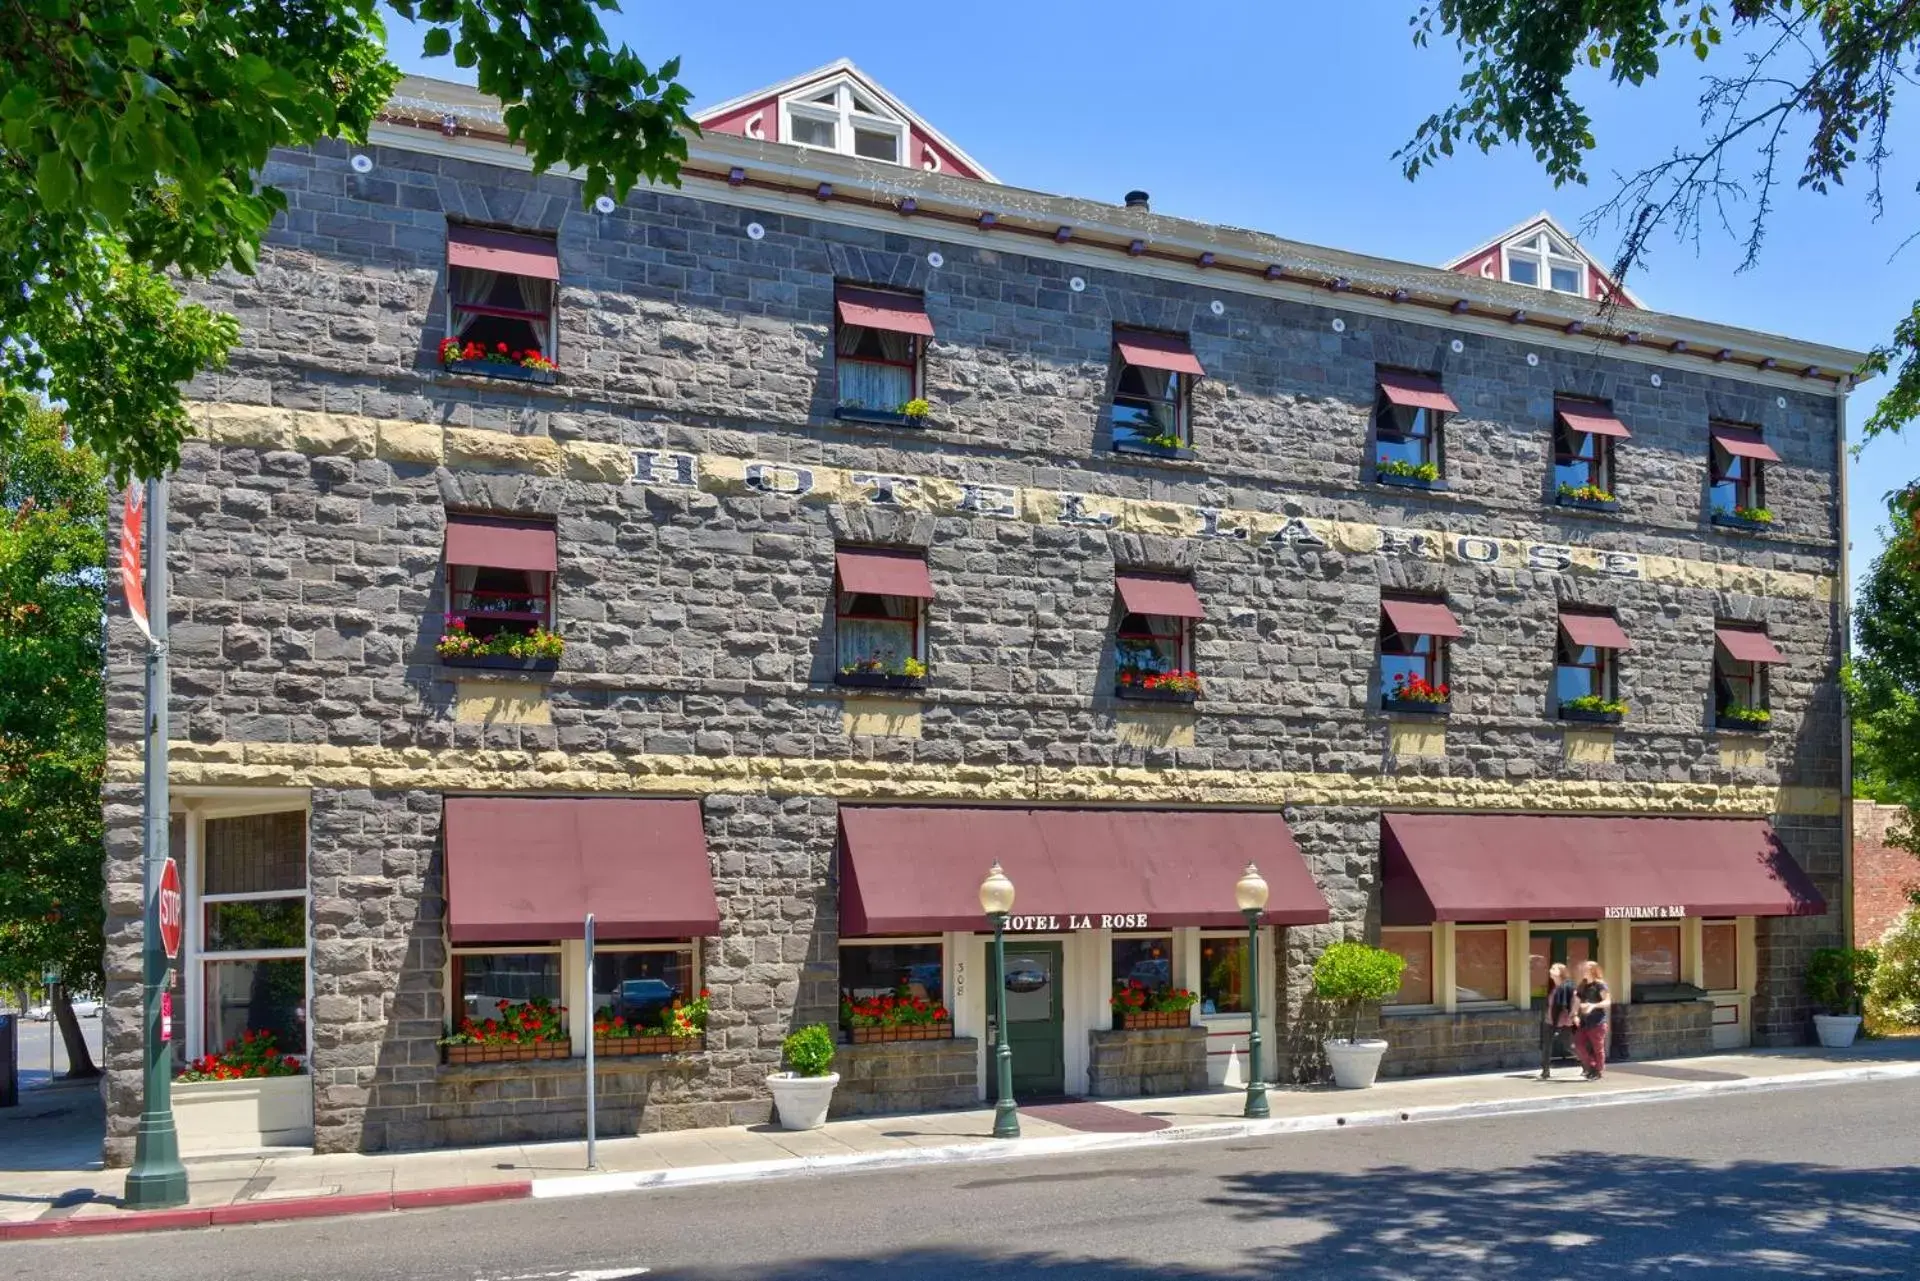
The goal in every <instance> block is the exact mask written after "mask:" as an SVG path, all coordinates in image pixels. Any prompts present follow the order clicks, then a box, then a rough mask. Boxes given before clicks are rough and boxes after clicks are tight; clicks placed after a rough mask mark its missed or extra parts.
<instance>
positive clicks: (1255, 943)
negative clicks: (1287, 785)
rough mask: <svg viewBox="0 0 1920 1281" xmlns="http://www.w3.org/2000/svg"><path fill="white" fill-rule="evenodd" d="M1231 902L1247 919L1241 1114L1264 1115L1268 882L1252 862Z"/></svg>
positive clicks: (1243, 874)
mask: <svg viewBox="0 0 1920 1281" xmlns="http://www.w3.org/2000/svg"><path fill="white" fill-rule="evenodd" d="M1233 901H1234V902H1235V903H1237V904H1239V905H1240V914H1241V915H1242V916H1244V917H1246V918H1247V1004H1248V1006H1249V1007H1251V1010H1252V1014H1251V1020H1252V1021H1251V1025H1250V1027H1249V1028H1248V1032H1247V1110H1246V1111H1245V1112H1243V1113H1242V1114H1241V1115H1243V1116H1248V1117H1253V1118H1256V1119H1258V1118H1262V1117H1265V1116H1266V1115H1267V1082H1266V1080H1265V1078H1263V1077H1262V1076H1261V1075H1260V914H1261V913H1262V912H1265V911H1266V910H1267V880H1266V878H1265V877H1264V876H1261V875H1260V869H1259V868H1257V867H1255V866H1254V865H1253V864H1252V863H1248V864H1247V870H1246V871H1244V872H1242V873H1240V879H1239V880H1238V881H1236V882H1234V886H1233Z"/></svg>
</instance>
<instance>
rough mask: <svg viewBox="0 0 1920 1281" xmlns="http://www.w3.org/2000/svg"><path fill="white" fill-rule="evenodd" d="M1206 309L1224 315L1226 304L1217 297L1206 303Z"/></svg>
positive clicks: (1217, 314)
mask: <svg viewBox="0 0 1920 1281" xmlns="http://www.w3.org/2000/svg"><path fill="white" fill-rule="evenodd" d="M1207 310H1209V311H1211V312H1212V313H1213V314H1214V315H1216V316H1224V315H1226V314H1227V304H1225V303H1223V302H1221V301H1220V300H1219V299H1218V298H1215V299H1214V300H1213V302H1212V303H1210V304H1208V307H1207Z"/></svg>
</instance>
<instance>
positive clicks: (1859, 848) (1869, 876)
mask: <svg viewBox="0 0 1920 1281" xmlns="http://www.w3.org/2000/svg"><path fill="white" fill-rule="evenodd" d="M1905 819H1906V809H1905V808H1904V807H1902V806H1899V805H1876V804H1874V803H1873V802H1872V801H1855V802H1854V803H1853V939H1854V944H1855V946H1857V947H1872V946H1873V945H1874V944H1876V943H1878V942H1879V941H1880V936H1881V935H1882V934H1885V933H1886V932H1887V929H1888V927H1890V926H1891V925H1892V924H1893V923H1894V922H1895V921H1897V920H1899V919H1900V915H1901V913H1903V912H1905V911H1906V910H1907V906H1908V899H1907V895H1908V893H1909V892H1910V891H1911V890H1913V889H1915V888H1916V887H1920V859H1917V858H1915V857H1914V856H1913V855H1912V854H1910V853H1908V852H1907V851H1906V850H1903V849H1896V848H1895V847H1893V846H1891V845H1889V844H1888V843H1887V833H1888V831H1889V830H1894V831H1897V830H1899V827H1900V825H1901V824H1902V823H1904V822H1905Z"/></svg>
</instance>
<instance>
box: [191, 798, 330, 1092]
mask: <svg viewBox="0 0 1920 1281" xmlns="http://www.w3.org/2000/svg"><path fill="white" fill-rule="evenodd" d="M198 852H199V858H198V863H199V866H198V868H197V874H196V875H194V876H193V877H192V878H191V880H192V883H193V886H194V888H195V902H194V905H193V908H192V911H193V913H194V914H195V919H194V927H195V928H194V932H193V933H194V959H193V964H192V974H193V978H194V981H195V983H196V986H197V991H195V992H193V993H192V994H191V995H190V997H189V1000H190V1001H197V1003H198V1005H199V1008H200V1020H201V1021H200V1027H199V1029H198V1030H199V1044H200V1047H201V1049H202V1052H204V1053H207V1054H219V1053H221V1052H222V1051H224V1050H225V1049H226V1048H227V1047H228V1046H231V1045H235V1044H236V1043H239V1042H242V1041H244V1040H246V1039H248V1038H249V1035H251V1037H252V1038H253V1039H254V1040H255V1041H257V1040H258V1038H260V1037H261V1036H262V1035H271V1036H272V1038H273V1049H274V1051H275V1052H276V1053H278V1054H279V1055H281V1056H283V1057H285V1056H294V1057H298V1058H302V1059H304V1058H305V1057H306V1054H307V816H306V811H305V810H282V811H277V812H273V813H266V814H248V815H238V816H234V817H216V818H207V819H205V820H204V823H203V826H202V829H201V837H200V842H199V851H198ZM185 968H186V967H183V969H185Z"/></svg>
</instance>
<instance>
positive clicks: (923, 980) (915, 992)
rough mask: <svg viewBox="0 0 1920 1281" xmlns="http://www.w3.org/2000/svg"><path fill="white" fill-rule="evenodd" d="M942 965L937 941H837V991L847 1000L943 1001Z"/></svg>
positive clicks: (938, 1002) (944, 987) (943, 979)
mask: <svg viewBox="0 0 1920 1281" xmlns="http://www.w3.org/2000/svg"><path fill="white" fill-rule="evenodd" d="M946 991H947V985H946V967H945V964H944V956H943V954H942V949H941V946H940V944H938V943H898V942H879V943H863V942H858V941H855V940H852V939H848V940H844V941H843V942H842V943H841V944H840V995H841V997H842V998H843V999H845V1000H848V1001H864V1000H867V999H869V998H871V997H876V996H905V997H906V998H907V999H909V1000H914V1001H926V1002H927V1003H928V1004H930V1005H942V1004H944V1003H945V1002H946V999H947V998H946Z"/></svg>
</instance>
